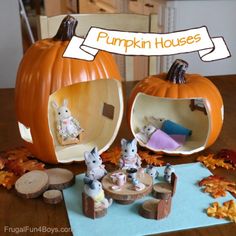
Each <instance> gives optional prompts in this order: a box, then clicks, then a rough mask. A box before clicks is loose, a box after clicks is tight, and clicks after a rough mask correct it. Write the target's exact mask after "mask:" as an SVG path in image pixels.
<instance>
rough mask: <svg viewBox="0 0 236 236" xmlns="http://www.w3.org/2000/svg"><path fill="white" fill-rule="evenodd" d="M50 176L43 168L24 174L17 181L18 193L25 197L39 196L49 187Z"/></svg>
mask: <svg viewBox="0 0 236 236" xmlns="http://www.w3.org/2000/svg"><path fill="white" fill-rule="evenodd" d="M48 184H49V178H48V175H47V173H45V172H44V171H42V170H33V171H30V172H28V173H26V174H24V175H22V176H21V177H20V178H19V179H18V180H17V181H16V183H15V189H16V192H17V194H18V195H20V196H21V197H24V198H36V197H39V196H40V195H41V194H42V193H43V192H44V191H45V190H47V189H48Z"/></svg>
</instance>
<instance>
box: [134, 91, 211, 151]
mask: <svg viewBox="0 0 236 236" xmlns="http://www.w3.org/2000/svg"><path fill="white" fill-rule="evenodd" d="M206 102H207V100H206V99H204V98H194V97H193V98H183V99H181V98H179V99H172V98H160V97H156V96H150V95H146V94H144V93H138V94H137V96H136V98H135V100H134V102H133V105H132V108H131V117H130V124H131V130H132V133H133V135H134V136H135V137H136V139H137V140H138V141H139V144H140V145H141V146H145V147H147V148H148V149H150V150H153V151H164V152H165V153H169V154H185V155H186V154H192V153H195V152H199V151H201V150H203V149H204V148H205V146H206V145H207V143H208V138H209V133H210V130H211V123H210V119H209V114H210V112H209V111H208V107H207V105H206V104H207V103H206ZM148 117H155V118H164V119H165V120H168V121H171V122H174V123H175V124H179V125H181V126H183V127H186V128H188V129H189V130H191V131H192V132H191V134H190V136H188V137H187V138H186V140H185V142H183V143H182V145H180V146H179V147H177V148H176V149H174V150H168V149H161V148H160V149H159V148H156V147H155V146H150V142H147V143H145V142H143V141H142V140H140V136H138V133H139V132H140V130H141V129H142V128H143V127H144V126H147V125H148ZM156 127H157V126H156ZM158 130H159V129H158ZM156 137H157V138H160V137H161V136H156Z"/></svg>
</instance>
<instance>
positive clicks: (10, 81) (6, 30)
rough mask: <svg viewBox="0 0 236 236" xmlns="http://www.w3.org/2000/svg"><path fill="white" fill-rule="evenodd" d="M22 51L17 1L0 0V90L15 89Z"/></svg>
mask: <svg viewBox="0 0 236 236" xmlns="http://www.w3.org/2000/svg"><path fill="white" fill-rule="evenodd" d="M22 51H23V50H22V37H21V28H20V16H19V4H18V0H0V55H1V56H0V88H13V87H15V80H16V73H17V68H18V64H19V61H20V59H21V57H22V55H23V52H22Z"/></svg>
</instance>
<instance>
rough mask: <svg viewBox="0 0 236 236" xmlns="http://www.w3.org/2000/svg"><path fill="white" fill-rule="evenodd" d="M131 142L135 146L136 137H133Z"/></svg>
mask: <svg viewBox="0 0 236 236" xmlns="http://www.w3.org/2000/svg"><path fill="white" fill-rule="evenodd" d="M132 144H133V145H135V146H136V145H137V139H136V138H134V139H133V140H132Z"/></svg>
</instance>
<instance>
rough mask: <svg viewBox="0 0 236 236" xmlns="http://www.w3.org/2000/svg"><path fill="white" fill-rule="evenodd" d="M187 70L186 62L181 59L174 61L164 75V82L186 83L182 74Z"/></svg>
mask: <svg viewBox="0 0 236 236" xmlns="http://www.w3.org/2000/svg"><path fill="white" fill-rule="evenodd" d="M187 68H188V62H186V61H184V60H181V59H176V60H175V62H174V63H173V64H172V66H171V67H170V69H169V71H168V73H167V75H166V80H169V81H170V82H172V83H174V84H184V83H185V82H186V81H185V78H184V74H185V72H186V70H187Z"/></svg>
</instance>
